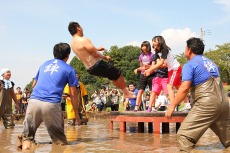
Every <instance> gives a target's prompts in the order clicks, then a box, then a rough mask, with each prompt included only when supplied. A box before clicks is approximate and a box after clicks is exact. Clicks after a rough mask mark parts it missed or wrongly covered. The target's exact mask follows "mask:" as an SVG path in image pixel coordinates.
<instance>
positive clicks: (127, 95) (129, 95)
mask: <svg viewBox="0 0 230 153" xmlns="http://www.w3.org/2000/svg"><path fill="white" fill-rule="evenodd" d="M112 81H113V84H114V85H115V86H117V87H118V88H120V89H121V90H122V91H123V93H124V98H133V97H134V93H132V92H130V91H129V90H128V89H127V88H126V83H125V79H124V77H123V75H122V74H121V75H120V77H119V78H118V79H117V80H112Z"/></svg>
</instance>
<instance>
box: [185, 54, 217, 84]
mask: <svg viewBox="0 0 230 153" xmlns="http://www.w3.org/2000/svg"><path fill="white" fill-rule="evenodd" d="M211 75H212V76H213V77H218V76H220V73H219V68H218V66H217V65H216V64H215V63H214V62H212V61H211V60H210V59H208V58H207V57H204V56H202V55H196V56H194V57H193V58H192V59H191V60H190V61H188V62H187V63H186V64H185V65H184V66H183V70H182V81H191V82H192V86H196V85H198V84H201V83H203V82H205V81H206V80H207V79H209V78H210V77H211Z"/></svg>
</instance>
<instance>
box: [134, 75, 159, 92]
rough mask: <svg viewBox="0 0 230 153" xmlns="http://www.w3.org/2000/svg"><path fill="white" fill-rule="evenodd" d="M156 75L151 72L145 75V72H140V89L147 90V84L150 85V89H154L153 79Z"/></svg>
mask: <svg viewBox="0 0 230 153" xmlns="http://www.w3.org/2000/svg"><path fill="white" fill-rule="evenodd" d="M154 77H155V74H151V75H149V76H144V74H140V80H139V82H138V90H145V88H146V86H147V85H148V86H149V89H150V91H151V90H152V80H153V78H154Z"/></svg>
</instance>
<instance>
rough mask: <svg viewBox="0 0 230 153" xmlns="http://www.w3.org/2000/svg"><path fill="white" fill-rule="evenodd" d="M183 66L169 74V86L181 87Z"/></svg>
mask: <svg viewBox="0 0 230 153" xmlns="http://www.w3.org/2000/svg"><path fill="white" fill-rule="evenodd" d="M181 72H182V68H181V66H180V67H178V68H177V69H176V70H170V71H169V72H168V82H167V84H172V85H173V86H180V85H181Z"/></svg>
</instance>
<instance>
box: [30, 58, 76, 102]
mask: <svg viewBox="0 0 230 153" xmlns="http://www.w3.org/2000/svg"><path fill="white" fill-rule="evenodd" d="M35 80H36V81H37V83H36V85H35V87H34V89H33V92H32V94H31V97H30V98H31V99H38V100H41V101H46V102H52V103H60V102H61V97H62V93H63V89H64V87H65V85H66V84H67V83H68V84H69V86H70V87H72V86H78V80H77V78H76V72H75V70H74V68H73V67H72V66H70V65H68V64H66V63H65V62H64V61H62V60H59V59H52V60H49V61H46V62H45V63H43V64H42V65H41V66H40V68H39V70H38V72H37V75H36V77H35Z"/></svg>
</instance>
